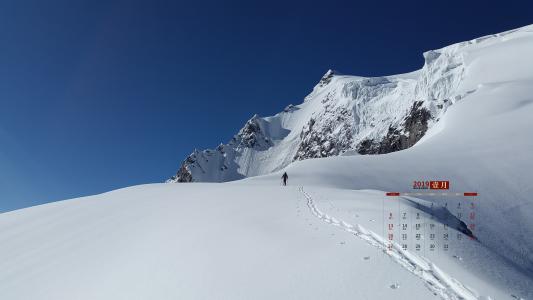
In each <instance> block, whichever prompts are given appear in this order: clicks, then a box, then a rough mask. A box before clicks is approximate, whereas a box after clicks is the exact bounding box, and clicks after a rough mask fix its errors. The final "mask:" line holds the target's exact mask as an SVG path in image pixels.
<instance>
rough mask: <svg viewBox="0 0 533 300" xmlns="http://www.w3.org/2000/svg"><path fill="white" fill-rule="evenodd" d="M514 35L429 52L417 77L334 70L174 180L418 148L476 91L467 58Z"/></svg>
mask: <svg viewBox="0 0 533 300" xmlns="http://www.w3.org/2000/svg"><path fill="white" fill-rule="evenodd" d="M523 30H524V29H523ZM514 32H515V31H509V32H504V33H501V34H496V35H491V36H486V37H482V38H479V39H475V40H471V41H467V42H462V43H457V44H454V45H451V46H448V47H444V48H442V49H439V50H432V51H428V52H425V53H424V59H425V63H424V66H423V67H422V69H420V70H418V71H414V72H411V73H406V74H399V75H392V76H382V77H359V76H348V75H342V74H340V73H339V72H336V71H333V70H328V71H327V72H326V73H325V74H324V76H323V77H322V78H321V79H320V81H319V82H318V83H317V85H316V86H315V87H314V88H313V90H312V91H311V93H310V94H309V95H308V96H306V97H305V99H304V101H303V103H301V104H299V105H289V106H287V107H286V108H285V109H284V110H283V111H282V112H280V113H278V114H276V115H274V116H270V117H258V116H257V115H255V116H253V117H252V118H251V119H250V120H248V121H247V122H246V124H245V125H244V127H243V128H242V129H241V130H240V131H239V132H238V134H237V135H235V136H234V137H233V138H232V139H231V141H229V142H228V143H226V144H221V145H220V146H218V147H217V148H216V149H214V150H212V149H207V150H203V151H194V152H193V153H192V154H190V155H189V156H188V157H187V158H186V159H185V160H184V161H183V163H182V165H181V167H180V168H179V170H178V172H177V173H176V175H174V176H172V177H171V178H170V179H169V180H168V182H191V181H195V182H224V181H231V180H237V179H242V178H244V177H250V176H257V175H263V174H267V173H271V172H274V171H277V170H280V169H282V168H284V167H286V166H287V165H289V164H290V163H292V162H294V161H298V160H304V159H308V158H320V157H329V156H337V155H341V154H385V153H390V152H395V151H400V150H404V149H407V148H409V147H412V146H413V145H415V144H416V143H417V142H419V141H420V139H422V137H424V135H425V134H426V132H427V131H428V130H429V129H430V128H431V127H433V126H434V125H435V124H437V123H438V122H439V120H440V119H441V117H442V116H443V115H444V114H445V113H446V111H447V110H448V108H449V107H450V106H452V105H454V104H456V103H458V102H460V101H461V99H463V98H464V97H465V96H467V95H468V94H471V93H474V92H475V91H476V89H477V86H476V85H472V84H469V82H471V80H465V74H466V68H465V60H466V59H470V60H473V59H482V57H481V58H476V57H475V51H477V50H479V49H482V48H485V47H494V46H495V45H496V46H497V45H498V44H501V43H504V41H505V38H506V37H507V36H508V35H510V34H513V33H514ZM473 55H474V56H473Z"/></svg>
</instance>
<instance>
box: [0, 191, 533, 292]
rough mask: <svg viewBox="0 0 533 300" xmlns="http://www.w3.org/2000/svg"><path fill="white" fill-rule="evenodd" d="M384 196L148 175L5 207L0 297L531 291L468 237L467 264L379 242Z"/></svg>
mask: <svg viewBox="0 0 533 300" xmlns="http://www.w3.org/2000/svg"><path fill="white" fill-rule="evenodd" d="M276 183H277V182H276ZM324 195H327V196H328V197H330V199H335V201H327V202H325V198H324ZM382 195H383V194H382V193H380V192H375V191H374V192H372V191H347V190H344V191H343V190H339V189H323V188H317V187H315V188H310V189H309V188H304V190H303V191H301V190H300V188H297V187H286V188H284V187H280V186H279V185H277V184H275V183H273V182H271V183H268V184H264V185H256V184H252V185H250V184H246V183H244V184H188V185H169V184H153V185H144V186H137V187H131V188H126V189H122V190H117V191H113V192H109V193H106V194H102V195H97V196H91V197H85V198H79V199H73V200H68V201H61V202H56V203H51V204H46V205H41V206H36V207H32V208H28V209H23V210H18V211H13V212H9V213H4V214H2V215H0V229H1V230H0V241H1V242H2V247H0V267H1V269H2V272H1V273H0V298H1V299H354V298H355V299H429V298H434V297H435V295H436V296H438V297H439V298H441V299H489V298H487V297H489V296H490V297H493V298H492V299H505V298H509V297H511V296H510V295H511V294H513V295H519V296H521V297H525V296H531V291H528V290H527V288H528V287H527V285H529V286H531V283H533V282H532V280H531V278H528V277H525V276H523V275H522V274H520V273H519V272H517V271H516V270H514V269H513V268H510V267H508V266H507V265H506V264H505V262H502V261H501V260H498V258H497V257H494V255H493V254H491V253H490V252H487V251H486V250H485V251H486V252H487V253H486V254H487V255H488V256H486V257H485V258H486V259H488V260H490V263H491V265H490V266H491V268H492V267H493V268H496V269H497V270H499V272H500V273H499V274H500V275H501V276H504V277H505V278H506V279H508V280H507V281H501V282H500V281H494V277H491V276H485V275H483V273H476V272H477V271H479V270H476V269H475V268H474V269H473V270H472V269H468V267H471V266H470V262H471V259H470V257H469V256H468V251H475V252H479V251H484V249H481V250H480V249H479V248H481V247H480V246H479V245H477V243H475V242H472V243H470V244H468V245H467V246H466V248H465V249H455V250H456V252H454V253H455V254H460V255H463V256H464V257H465V259H464V261H465V262H467V264H466V267H465V265H463V261H459V260H457V259H455V258H453V257H452V256H451V253H450V256H445V255H444V254H443V255H442V256H439V257H436V258H438V259H439V262H440V263H441V265H439V264H437V263H435V262H434V261H436V260H437V259H436V258H434V257H431V259H432V260H429V259H426V258H422V257H420V256H418V255H417V254H415V253H410V252H407V251H402V250H401V249H395V250H394V251H391V252H384V251H383V241H384V238H383V237H382V236H380V234H379V233H378V232H380V230H381V229H380V228H379V227H380V225H378V223H377V222H372V221H373V220H376V219H378V218H379V214H380V213H381V198H382ZM326 204H327V205H326ZM412 209H413V210H416V207H413V208H412ZM328 210H329V211H328ZM354 211H356V212H358V219H359V220H355V221H357V222H358V223H356V222H354V220H351V219H350V216H352V218H353V212H354ZM341 220H345V221H346V222H344V221H341ZM362 224H364V225H362ZM484 254H485V253H484ZM490 255H492V256H490ZM494 297H496V298H494Z"/></svg>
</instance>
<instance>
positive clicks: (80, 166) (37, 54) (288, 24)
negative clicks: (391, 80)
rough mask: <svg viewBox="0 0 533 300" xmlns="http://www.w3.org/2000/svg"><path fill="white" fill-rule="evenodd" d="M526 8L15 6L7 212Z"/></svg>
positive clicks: (7, 110) (8, 9)
mask: <svg viewBox="0 0 533 300" xmlns="http://www.w3.org/2000/svg"><path fill="white" fill-rule="evenodd" d="M527 3H528V2H527V1H521V2H514V1H499V2H498V3H497V4H491V3H490V1H419V2H409V1H370V0H367V1H355V0H353V1H324V0H322V1H301V2H293V1H289V0H285V1H251V0H243V1H209V0H206V1H135V0H124V1H114V0H106V1H96V0H90V1H75V0H65V1H53V0H51V1H24V0H16V1H9V0H6V1H2V2H0V211H7V210H12V209H16V208H21V207H26V206H30V205H35V204H39V203H44V202H49V201H55V200H61V199H67V198H72V197H79V196H84V195H90V194H95V193H101V192H105V191H109V190H112V189H116V188H120V187H125V186H130V185H135V184H141V183H150V182H162V181H164V180H165V179H166V178H168V177H169V176H171V175H173V174H174V172H175V171H176V170H177V169H178V167H179V165H180V163H181V161H182V160H183V159H184V158H185V157H186V156H187V155H188V154H189V153H190V152H191V151H192V150H193V149H194V148H206V147H215V146H216V145H218V144H219V143H220V142H227V141H228V140H229V139H230V138H231V136H232V135H233V134H235V133H236V132H237V131H238V130H239V129H240V128H241V126H242V125H243V124H244V122H245V121H246V120H247V119H248V118H250V117H251V116H252V115H253V114H254V113H257V114H259V115H261V116H266V115H272V114H275V113H277V112H279V111H280V110H281V109H283V108H284V107H285V106H286V105H287V104H289V103H293V104H298V103H300V102H301V101H302V99H303V97H304V96H305V95H306V94H307V93H308V92H310V90H311V89H312V87H313V86H314V85H315V83H316V82H317V81H318V80H319V79H320V77H321V76H322V75H323V74H324V73H325V72H326V71H327V69H329V68H332V69H336V70H339V71H341V72H343V73H347V74H353V75H367V76H377V75H390V74H395V73H403V72H409V71H413V70H415V69H418V68H420V67H421V66H422V64H423V59H422V52H423V51H426V50H430V49H436V48H440V47H443V46H446V45H448V44H451V43H454V42H460V41H463V40H468V39H472V38H476V37H479V36H482V35H486V34H491V33H497V32H501V31H505V30H508V29H513V28H516V27H520V26H524V25H527V24H531V23H533V5H532V4H527Z"/></svg>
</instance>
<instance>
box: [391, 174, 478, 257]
mask: <svg viewBox="0 0 533 300" xmlns="http://www.w3.org/2000/svg"><path fill="white" fill-rule="evenodd" d="M418 182H420V183H418ZM449 186H450V184H449V181H415V183H414V184H413V189H416V190H428V191H409V192H387V193H386V194H385V197H384V200H383V236H385V237H386V240H387V242H388V244H387V250H392V248H393V243H396V244H397V245H399V246H401V248H402V249H403V250H410V251H415V252H417V253H419V254H421V255H424V256H430V255H432V254H433V253H435V252H437V251H450V250H452V249H453V248H457V249H459V248H461V247H460V246H461V244H462V243H466V242H469V241H477V238H476V232H477V230H478V228H477V224H476V223H477V217H478V216H477V208H478V205H479V194H478V193H477V192H449V191H448V189H449ZM402 196H411V197H417V196H422V197H428V198H429V197H431V201H426V200H420V202H419V203H417V202H415V201H414V200H411V199H409V198H402ZM413 204H414V205H415V206H416V207H417V208H418V209H417V210H415V209H413Z"/></svg>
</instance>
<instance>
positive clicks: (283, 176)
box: [281, 172, 289, 185]
mask: <svg viewBox="0 0 533 300" xmlns="http://www.w3.org/2000/svg"><path fill="white" fill-rule="evenodd" d="M281 179H283V185H287V179H289V175H287V172H285V173H283V175H282V176H281Z"/></svg>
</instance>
